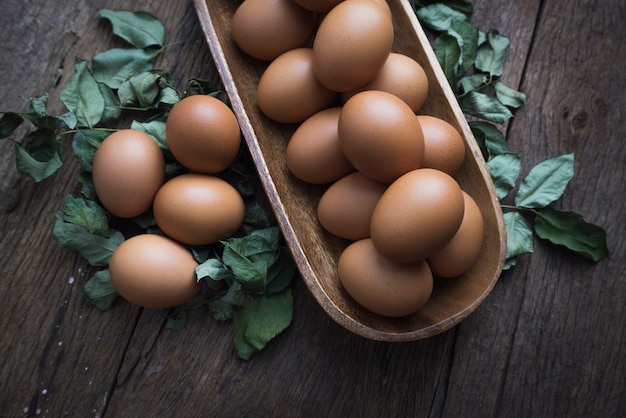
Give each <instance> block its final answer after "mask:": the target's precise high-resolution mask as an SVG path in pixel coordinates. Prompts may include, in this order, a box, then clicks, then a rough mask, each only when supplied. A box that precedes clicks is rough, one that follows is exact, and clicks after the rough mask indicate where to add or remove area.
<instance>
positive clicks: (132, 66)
mask: <svg viewBox="0 0 626 418" xmlns="http://www.w3.org/2000/svg"><path fill="white" fill-rule="evenodd" d="M157 55H158V51H155V50H148V49H138V48H113V49H109V50H108V51H104V52H101V53H99V54H96V55H94V57H93V59H92V63H93V76H94V78H95V80H96V81H98V82H99V83H104V84H106V85H107V86H109V87H110V88H112V89H118V88H119V87H120V86H121V85H122V83H123V82H124V81H126V80H128V79H129V78H131V77H132V76H134V75H137V74H141V73H144V72H148V71H150V70H151V69H152V66H153V63H154V59H155V58H156V56H157Z"/></svg>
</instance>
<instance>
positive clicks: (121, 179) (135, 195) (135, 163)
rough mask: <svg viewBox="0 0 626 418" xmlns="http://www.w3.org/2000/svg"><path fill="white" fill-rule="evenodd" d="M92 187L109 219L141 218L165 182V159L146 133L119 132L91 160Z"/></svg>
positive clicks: (132, 130)
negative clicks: (111, 217) (110, 215)
mask: <svg viewBox="0 0 626 418" xmlns="http://www.w3.org/2000/svg"><path fill="white" fill-rule="evenodd" d="M92 174H93V185H94V188H95V190H96V195H97V196H98V199H99V200H100V203H102V206H104V208H105V209H106V210H108V211H109V212H111V213H112V214H113V215H115V216H118V217H121V218H132V217H134V216H138V215H141V214H142V213H144V212H145V211H146V210H148V209H149V208H150V206H151V205H152V200H153V199H154V196H155V195H156V193H157V190H159V187H161V185H162V184H163V181H164V178H165V159H164V157H163V152H162V151H161V149H160V148H159V146H158V145H157V143H156V142H155V141H154V140H153V139H152V138H151V137H150V136H149V135H148V134H146V133H144V132H141V131H138V130H134V129H123V130H121V131H117V132H115V133H112V134H111V135H109V136H108V137H107V138H106V139H105V140H104V141H103V142H102V144H100V146H99V147H98V149H97V150H96V154H95V156H94V159H93V169H92Z"/></svg>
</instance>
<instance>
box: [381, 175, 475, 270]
mask: <svg viewBox="0 0 626 418" xmlns="http://www.w3.org/2000/svg"><path fill="white" fill-rule="evenodd" d="M464 208H465V203H464V200H463V192H462V190H461V188H460V186H459V185H458V183H457V182H456V181H455V180H454V178H452V177H451V176H449V175H448V174H446V173H444V172H442V171H439V170H435V169H431V168H421V169H417V170H413V171H411V172H409V173H407V174H405V175H403V176H401V177H400V178H398V179H397V180H396V181H394V182H393V183H392V184H391V185H390V186H389V187H388V188H387V190H386V191H385V193H383V195H382V196H381V198H380V200H379V201H378V204H377V205H376V208H375V209H374V213H373V214H372V222H371V225H370V231H371V237H372V241H373V243H374V246H375V247H376V249H377V250H378V251H379V252H380V253H381V254H382V255H383V256H385V257H387V258H389V259H390V260H392V261H397V262H404V263H407V262H414V261H417V260H421V259H425V258H426V257H428V256H430V255H432V254H434V253H435V252H437V251H438V250H440V249H441V248H443V247H444V246H445V245H446V244H447V243H448V241H450V240H451V239H452V237H453V236H454V234H455V233H456V231H457V230H458V229H459V226H460V225H461V221H462V220H463V211H464Z"/></svg>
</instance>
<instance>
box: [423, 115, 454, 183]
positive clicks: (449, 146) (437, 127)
mask: <svg viewBox="0 0 626 418" xmlns="http://www.w3.org/2000/svg"><path fill="white" fill-rule="evenodd" d="M416 117H417V120H418V121H419V123H420V126H421V128H422V134H423V136H424V159H423V160H422V167H428V168H435V169H437V170H441V171H443V172H445V173H447V174H450V175H451V176H454V175H455V174H456V172H457V171H458V170H459V169H460V168H461V166H462V165H463V161H464V160H465V143H464V142H463V138H461V134H460V133H459V131H457V130H456V128H455V127H454V126H452V125H451V124H450V123H449V122H446V121H445V120H443V119H441V118H438V117H435V116H430V115H417V116H416Z"/></svg>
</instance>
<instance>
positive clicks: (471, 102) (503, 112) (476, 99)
mask: <svg viewBox="0 0 626 418" xmlns="http://www.w3.org/2000/svg"><path fill="white" fill-rule="evenodd" d="M459 104H460V105H461V109H462V110H463V112H465V113H467V114H469V115H472V116H476V117H478V118H481V119H484V120H487V121H490V122H494V123H504V122H506V121H507V120H509V119H510V118H512V117H513V114H512V113H511V111H510V110H509V109H508V108H507V107H506V106H505V105H504V104H502V102H501V101H499V100H498V99H496V98H495V97H491V96H489V95H487V94H484V93H479V92H477V91H470V92H469V93H467V94H464V95H463V96H461V97H459Z"/></svg>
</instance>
